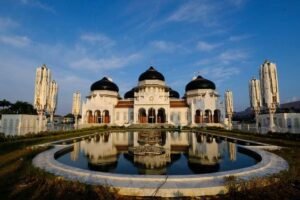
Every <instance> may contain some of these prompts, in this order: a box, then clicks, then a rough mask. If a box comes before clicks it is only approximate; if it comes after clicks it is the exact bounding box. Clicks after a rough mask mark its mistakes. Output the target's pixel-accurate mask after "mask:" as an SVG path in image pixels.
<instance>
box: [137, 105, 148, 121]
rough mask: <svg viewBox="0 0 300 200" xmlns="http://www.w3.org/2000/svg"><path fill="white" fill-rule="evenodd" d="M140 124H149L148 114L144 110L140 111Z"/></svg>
mask: <svg viewBox="0 0 300 200" xmlns="http://www.w3.org/2000/svg"><path fill="white" fill-rule="evenodd" d="M139 123H147V114H146V110H145V109H144V108H140V109H139Z"/></svg>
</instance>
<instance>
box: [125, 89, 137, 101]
mask: <svg viewBox="0 0 300 200" xmlns="http://www.w3.org/2000/svg"><path fill="white" fill-rule="evenodd" d="M134 90H135V88H132V89H131V90H129V91H128V92H126V93H125V94H124V99H132V98H134Z"/></svg>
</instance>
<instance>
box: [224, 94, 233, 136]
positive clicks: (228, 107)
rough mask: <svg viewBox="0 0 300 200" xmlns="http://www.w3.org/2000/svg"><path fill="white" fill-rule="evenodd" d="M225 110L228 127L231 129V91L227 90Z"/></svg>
mask: <svg viewBox="0 0 300 200" xmlns="http://www.w3.org/2000/svg"><path fill="white" fill-rule="evenodd" d="M225 111H226V115H227V117H228V128H229V130H231V127H232V122H231V121H232V115H233V96H232V91H229V90H227V91H226V92H225Z"/></svg>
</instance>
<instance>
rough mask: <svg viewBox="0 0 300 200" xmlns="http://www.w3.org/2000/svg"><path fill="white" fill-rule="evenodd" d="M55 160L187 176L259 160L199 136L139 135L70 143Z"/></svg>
mask: <svg viewBox="0 0 300 200" xmlns="http://www.w3.org/2000/svg"><path fill="white" fill-rule="evenodd" d="M57 160H58V161H59V162H61V163H64V164H66V165H70V166H73V167H77V168H81V169H88V170H93V171H101V172H110V173H118V174H149V175H150V174H153V175H154V174H155V175H188V174H203V173H213V172H222V171H228V170H234V169H240V168H245V167H249V166H252V165H254V164H256V163H257V162H258V161H259V158H258V157H257V155H255V154H254V153H252V152H250V151H248V150H245V149H244V148H242V147H238V146H237V145H236V144H235V143H232V142H227V141H224V140H221V139H219V138H213V137H212V136H206V135H204V134H201V133H192V132H169V131H139V132H112V133H109V132H107V133H99V134H97V135H95V136H93V137H92V138H89V139H85V140H82V141H79V142H76V143H73V147H72V148H71V149H70V151H67V153H63V154H62V155H60V156H58V157H57Z"/></svg>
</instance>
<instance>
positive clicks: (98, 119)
mask: <svg viewBox="0 0 300 200" xmlns="http://www.w3.org/2000/svg"><path fill="white" fill-rule="evenodd" d="M94 122H95V123H99V124H100V123H102V117H101V112H100V111H99V110H96V111H95V119H94Z"/></svg>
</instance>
